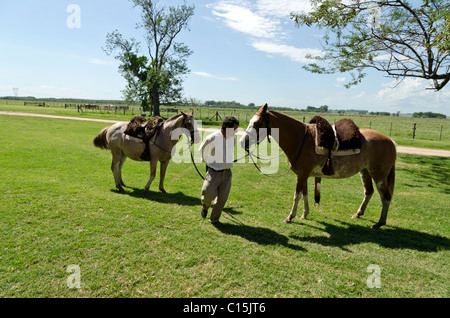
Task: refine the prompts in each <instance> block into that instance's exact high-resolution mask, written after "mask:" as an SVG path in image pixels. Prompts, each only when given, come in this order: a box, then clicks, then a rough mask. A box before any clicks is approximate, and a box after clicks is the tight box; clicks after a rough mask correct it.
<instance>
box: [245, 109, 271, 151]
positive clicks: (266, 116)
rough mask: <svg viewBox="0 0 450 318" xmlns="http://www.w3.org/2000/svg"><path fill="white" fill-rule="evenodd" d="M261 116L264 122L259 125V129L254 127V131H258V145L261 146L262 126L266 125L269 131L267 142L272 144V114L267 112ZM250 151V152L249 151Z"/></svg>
mask: <svg viewBox="0 0 450 318" xmlns="http://www.w3.org/2000/svg"><path fill="white" fill-rule="evenodd" d="M259 116H261V118H262V121H261V123H260V125H259V127H257V128H256V127H254V129H255V130H256V145H257V146H259V143H260V141H259V130H260V129H261V127H262V126H264V124H265V125H266V129H267V140H268V141H269V143H270V135H271V134H272V129H271V128H270V112H269V111H266V112H264V113H262V114H260V115H259ZM247 151H248V150H247Z"/></svg>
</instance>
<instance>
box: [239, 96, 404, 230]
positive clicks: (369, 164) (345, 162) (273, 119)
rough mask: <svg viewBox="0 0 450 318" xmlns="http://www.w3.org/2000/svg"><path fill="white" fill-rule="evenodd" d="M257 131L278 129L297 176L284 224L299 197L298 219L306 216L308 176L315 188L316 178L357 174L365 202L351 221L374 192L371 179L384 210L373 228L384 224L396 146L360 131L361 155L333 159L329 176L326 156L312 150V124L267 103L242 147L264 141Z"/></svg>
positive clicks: (383, 137)
mask: <svg viewBox="0 0 450 318" xmlns="http://www.w3.org/2000/svg"><path fill="white" fill-rule="evenodd" d="M260 128H267V134H265V135H270V131H271V129H272V130H273V129H279V131H278V132H279V140H277V142H278V144H279V146H280V147H281V149H282V150H283V151H284V153H285V154H286V156H287V159H288V161H289V166H290V168H291V170H292V171H293V172H295V174H296V175H297V188H296V191H295V194H294V204H293V206H292V210H291V213H290V214H289V216H288V217H287V218H286V219H285V220H284V221H285V222H286V223H290V222H291V221H292V219H293V218H294V217H295V215H296V214H297V206H298V202H299V200H300V199H301V198H302V197H303V201H304V212H303V215H302V217H301V218H302V219H306V217H307V215H308V213H309V205H308V189H307V179H308V177H310V176H313V177H316V186H317V181H318V180H320V179H319V178H336V179H342V178H349V177H351V176H353V175H355V174H356V173H358V172H359V173H360V175H361V180H362V183H363V186H364V200H363V201H362V204H361V206H360V207H359V209H358V211H357V213H356V214H355V215H353V218H358V217H360V216H361V215H363V214H364V211H365V209H366V207H367V204H368V203H369V200H370V198H371V197H372V194H373V193H374V188H373V185H372V179H373V181H374V182H375V184H376V187H377V190H378V192H379V193H380V196H381V202H382V204H383V207H382V211H381V217H380V220H379V221H378V223H376V224H375V225H373V226H372V228H379V227H381V226H383V225H385V224H386V217H387V214H388V209H389V205H390V202H391V199H392V196H393V193H394V180H395V160H396V146H395V143H394V142H393V141H392V140H391V139H390V138H389V137H387V136H386V135H384V134H382V133H380V132H378V131H375V130H371V129H360V132H361V135H362V137H361V150H360V153H359V154H352V155H348V156H334V157H333V158H332V162H333V166H334V174H333V175H331V176H329V175H324V174H323V172H322V167H323V166H324V165H325V164H326V162H327V159H328V156H326V155H318V154H316V151H315V135H316V131H315V128H314V126H313V125H311V124H304V123H302V122H300V121H298V120H296V119H294V118H292V117H289V116H287V115H285V114H282V113H279V112H275V111H269V110H268V107H267V104H266V105H264V106H263V107H261V108H260V109H259V110H258V112H256V114H255V115H254V116H253V118H252V119H251V121H250V124H249V126H248V128H247V130H246V131H245V134H244V135H243V136H242V138H241V139H240V143H241V146H242V147H243V148H245V149H246V150H248V149H249V147H250V146H251V145H252V144H253V143H255V142H260V141H261V140H262V139H264V137H265V135H264V134H262V133H261V134H260V133H259V129H260ZM255 131H256V136H255Z"/></svg>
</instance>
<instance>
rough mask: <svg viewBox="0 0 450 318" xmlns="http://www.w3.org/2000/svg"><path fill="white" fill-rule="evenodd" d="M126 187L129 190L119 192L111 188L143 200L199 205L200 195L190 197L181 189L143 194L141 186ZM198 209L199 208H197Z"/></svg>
mask: <svg viewBox="0 0 450 318" xmlns="http://www.w3.org/2000/svg"><path fill="white" fill-rule="evenodd" d="M126 188H127V189H129V190H131V191H125V192H119V191H118V190H116V189H113V190H111V191H112V192H116V193H120V194H123V195H129V196H131V197H134V198H138V199H143V200H150V201H155V202H159V203H167V204H169V203H173V204H179V205H187V206H196V205H198V206H199V207H200V206H201V204H202V203H201V201H200V197H192V196H189V195H186V194H184V193H183V192H181V191H178V192H175V193H170V192H167V193H162V192H160V191H151V190H150V191H149V192H148V194H147V195H145V191H144V189H141V188H133V187H126ZM199 211H200V210H199Z"/></svg>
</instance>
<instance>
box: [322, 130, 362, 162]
mask: <svg viewBox="0 0 450 318" xmlns="http://www.w3.org/2000/svg"><path fill="white" fill-rule="evenodd" d="M331 127H332V128H333V132H334V139H335V142H334V145H333V149H332V150H331V156H351V155H357V154H359V153H360V152H361V149H359V148H356V149H348V150H339V141H338V138H337V133H336V127H335V125H331ZM314 129H315V130H316V138H315V141H316V142H315V150H316V154H318V155H324V156H328V154H329V150H328V149H327V148H325V147H321V146H319V140H318V135H319V134H318V133H317V126H316V125H314Z"/></svg>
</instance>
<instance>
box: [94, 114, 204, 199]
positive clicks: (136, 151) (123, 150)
mask: <svg viewBox="0 0 450 318" xmlns="http://www.w3.org/2000/svg"><path fill="white" fill-rule="evenodd" d="M193 114H194V112H193V111H191V113H190V114H185V113H183V112H181V114H178V115H175V116H173V117H171V118H169V119H167V120H166V121H165V122H164V124H163V125H162V127H161V128H160V130H159V131H158V132H157V133H156V134H155V136H154V137H153V138H152V139H151V140H150V143H149V146H150V179H149V180H148V182H147V184H146V185H145V194H148V189H149V188H150V185H151V184H152V182H153V180H154V179H155V177H156V167H157V164H158V161H159V162H160V163H161V164H160V180H159V190H160V191H161V192H163V193H166V191H165V189H164V177H165V175H166V169H167V166H168V164H169V161H170V159H171V158H172V149H173V148H174V147H175V145H176V143H177V142H178V140H179V139H180V137H181V135H182V134H183V133H185V134H186V135H187V134H190V136H191V138H192V141H193V142H194V143H198V142H200V140H201V136H200V134H199V132H198V129H197V124H196V122H195V118H194V116H193ZM127 125H128V122H119V123H117V124H114V125H112V126H110V127H106V128H104V129H103V130H102V131H100V133H99V134H98V135H97V137H95V138H94V141H93V143H94V146H96V147H98V148H101V149H109V150H111V154H112V164H111V170H112V172H113V176H114V181H115V183H116V187H117V189H119V191H120V192H124V189H123V187H124V186H125V184H124V183H123V180H122V166H123V163H124V162H125V160H126V159H127V157H128V158H130V159H132V160H136V161H143V160H142V159H141V158H140V156H141V154H142V152H143V151H144V148H145V145H144V142H143V141H142V139H139V138H135V137H131V136H129V135H127V134H125V133H124V132H125V130H126V128H127Z"/></svg>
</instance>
